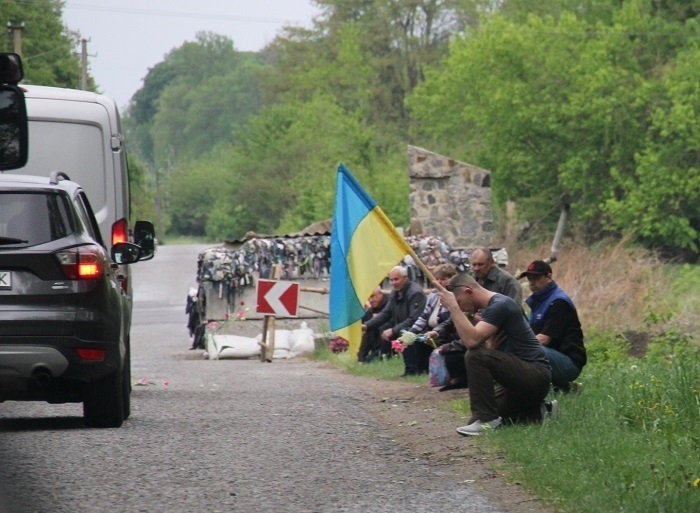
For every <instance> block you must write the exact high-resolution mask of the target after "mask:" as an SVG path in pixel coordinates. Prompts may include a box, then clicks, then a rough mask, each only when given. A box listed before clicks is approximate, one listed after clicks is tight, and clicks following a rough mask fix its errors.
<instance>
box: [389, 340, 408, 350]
mask: <svg viewBox="0 0 700 513" xmlns="http://www.w3.org/2000/svg"><path fill="white" fill-rule="evenodd" d="M391 349H392V350H393V351H394V352H395V353H403V350H404V349H406V346H405V345H403V343H402V342H401V341H400V340H399V339H396V340H392V341H391Z"/></svg>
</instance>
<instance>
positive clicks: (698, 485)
mask: <svg viewBox="0 0 700 513" xmlns="http://www.w3.org/2000/svg"><path fill="white" fill-rule="evenodd" d="M693 486H694V487H695V488H700V477H696V478H695V481H693Z"/></svg>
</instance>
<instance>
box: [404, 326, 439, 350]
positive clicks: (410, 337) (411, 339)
mask: <svg viewBox="0 0 700 513" xmlns="http://www.w3.org/2000/svg"><path fill="white" fill-rule="evenodd" d="M397 340H398V341H399V342H400V343H401V344H403V347H404V349H405V348H406V347H408V346H410V345H411V344H414V343H416V342H422V343H423V344H430V345H431V346H432V347H433V349H435V348H436V347H437V346H436V345H435V341H434V340H433V339H431V338H428V337H426V336H425V335H416V334H415V333H411V332H410V331H402V332H401V336H400V337H399V338H398V339H397ZM402 351H403V349H402Z"/></svg>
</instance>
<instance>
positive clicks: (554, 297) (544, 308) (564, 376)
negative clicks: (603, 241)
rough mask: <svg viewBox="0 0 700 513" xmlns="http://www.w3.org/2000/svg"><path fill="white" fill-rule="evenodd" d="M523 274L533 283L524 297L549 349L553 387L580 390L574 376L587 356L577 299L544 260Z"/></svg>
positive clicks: (540, 337) (533, 325)
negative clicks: (575, 299)
mask: <svg viewBox="0 0 700 513" xmlns="http://www.w3.org/2000/svg"><path fill="white" fill-rule="evenodd" d="M521 278H527V281H528V283H529V284H530V290H531V291H532V295H531V296H530V297H528V298H527V299H526V300H525V302H526V303H527V304H528V306H529V307H530V318H529V322H530V327H531V328H532V331H534V332H535V336H536V337H537V340H539V341H540V344H542V346H543V347H544V350H545V352H546V353H547V359H548V360H549V365H550V366H551V368H552V385H553V386H554V390H555V391H562V392H569V391H571V390H578V388H579V387H580V385H579V384H578V383H575V380H576V378H578V376H579V374H580V373H581V369H583V366H584V365H586V359H587V358H586V348H585V347H584V345H583V331H582V330H581V322H580V321H579V318H578V313H577V312H576V307H575V306H574V302H573V301H572V300H571V298H570V297H569V296H568V295H567V294H566V292H564V291H563V290H562V289H561V288H560V287H559V286H558V285H557V284H556V282H555V281H554V280H553V279H552V268H551V267H550V265H549V264H548V263H547V262H544V261H543V260H535V261H534V262H532V263H531V264H530V265H528V266H527V269H526V270H525V271H523V272H522V273H520V275H519V276H518V279H521Z"/></svg>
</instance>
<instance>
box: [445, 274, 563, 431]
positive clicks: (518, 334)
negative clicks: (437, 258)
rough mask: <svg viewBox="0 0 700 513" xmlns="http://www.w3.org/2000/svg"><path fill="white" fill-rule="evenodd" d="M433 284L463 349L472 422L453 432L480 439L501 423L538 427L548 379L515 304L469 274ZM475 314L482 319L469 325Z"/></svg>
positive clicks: (532, 336)
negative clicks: (479, 436) (484, 286)
mask: <svg viewBox="0 0 700 513" xmlns="http://www.w3.org/2000/svg"><path fill="white" fill-rule="evenodd" d="M433 284H434V285H435V287H436V288H437V289H438V291H439V292H440V300H441V301H442V304H443V305H444V306H445V307H446V308H447V309H448V310H449V311H450V314H451V316H452V319H453V320H454V323H455V328H456V330H457V333H458V334H459V336H460V338H461V339H462V341H463V342H464V344H465V345H466V346H467V354H466V356H465V359H466V367H467V375H468V376H469V403H470V406H471V412H472V418H471V420H470V421H469V423H468V424H467V425H466V426H462V427H459V428H457V432H458V433H460V434H462V435H480V434H482V433H484V431H486V430H488V429H494V428H496V427H498V426H500V425H501V423H503V422H541V421H542V419H543V411H545V409H544V408H543V405H544V398H545V396H546V395H547V392H548V391H549V383H550V380H551V379H552V374H551V371H550V367H549V362H548V361H547V356H546V354H545V352H544V349H543V348H542V346H541V344H540V343H539V341H538V340H537V338H536V337H535V334H534V333H533V331H532V329H531V328H530V325H529V324H528V322H527V320H526V319H525V317H524V315H523V311H522V309H521V307H520V305H518V304H517V303H516V302H515V301H513V300H512V299H511V298H509V297H507V296H504V295H502V294H498V293H496V292H490V291H488V290H486V289H485V288H483V287H481V286H480V285H479V284H478V283H477V282H476V280H474V278H472V277H471V276H470V275H468V274H458V275H456V276H454V277H452V279H450V281H449V283H448V284H447V286H446V287H442V286H441V285H440V284H439V283H437V282H433ZM476 312H479V313H480V315H481V320H480V321H479V322H477V323H476V325H472V323H471V322H469V320H468V319H467V318H466V317H465V316H464V313H467V314H475V313H476ZM487 341H489V343H488V345H487ZM494 382H495V383H496V384H498V385H499V390H498V393H497V392H496V387H495V386H494Z"/></svg>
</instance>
